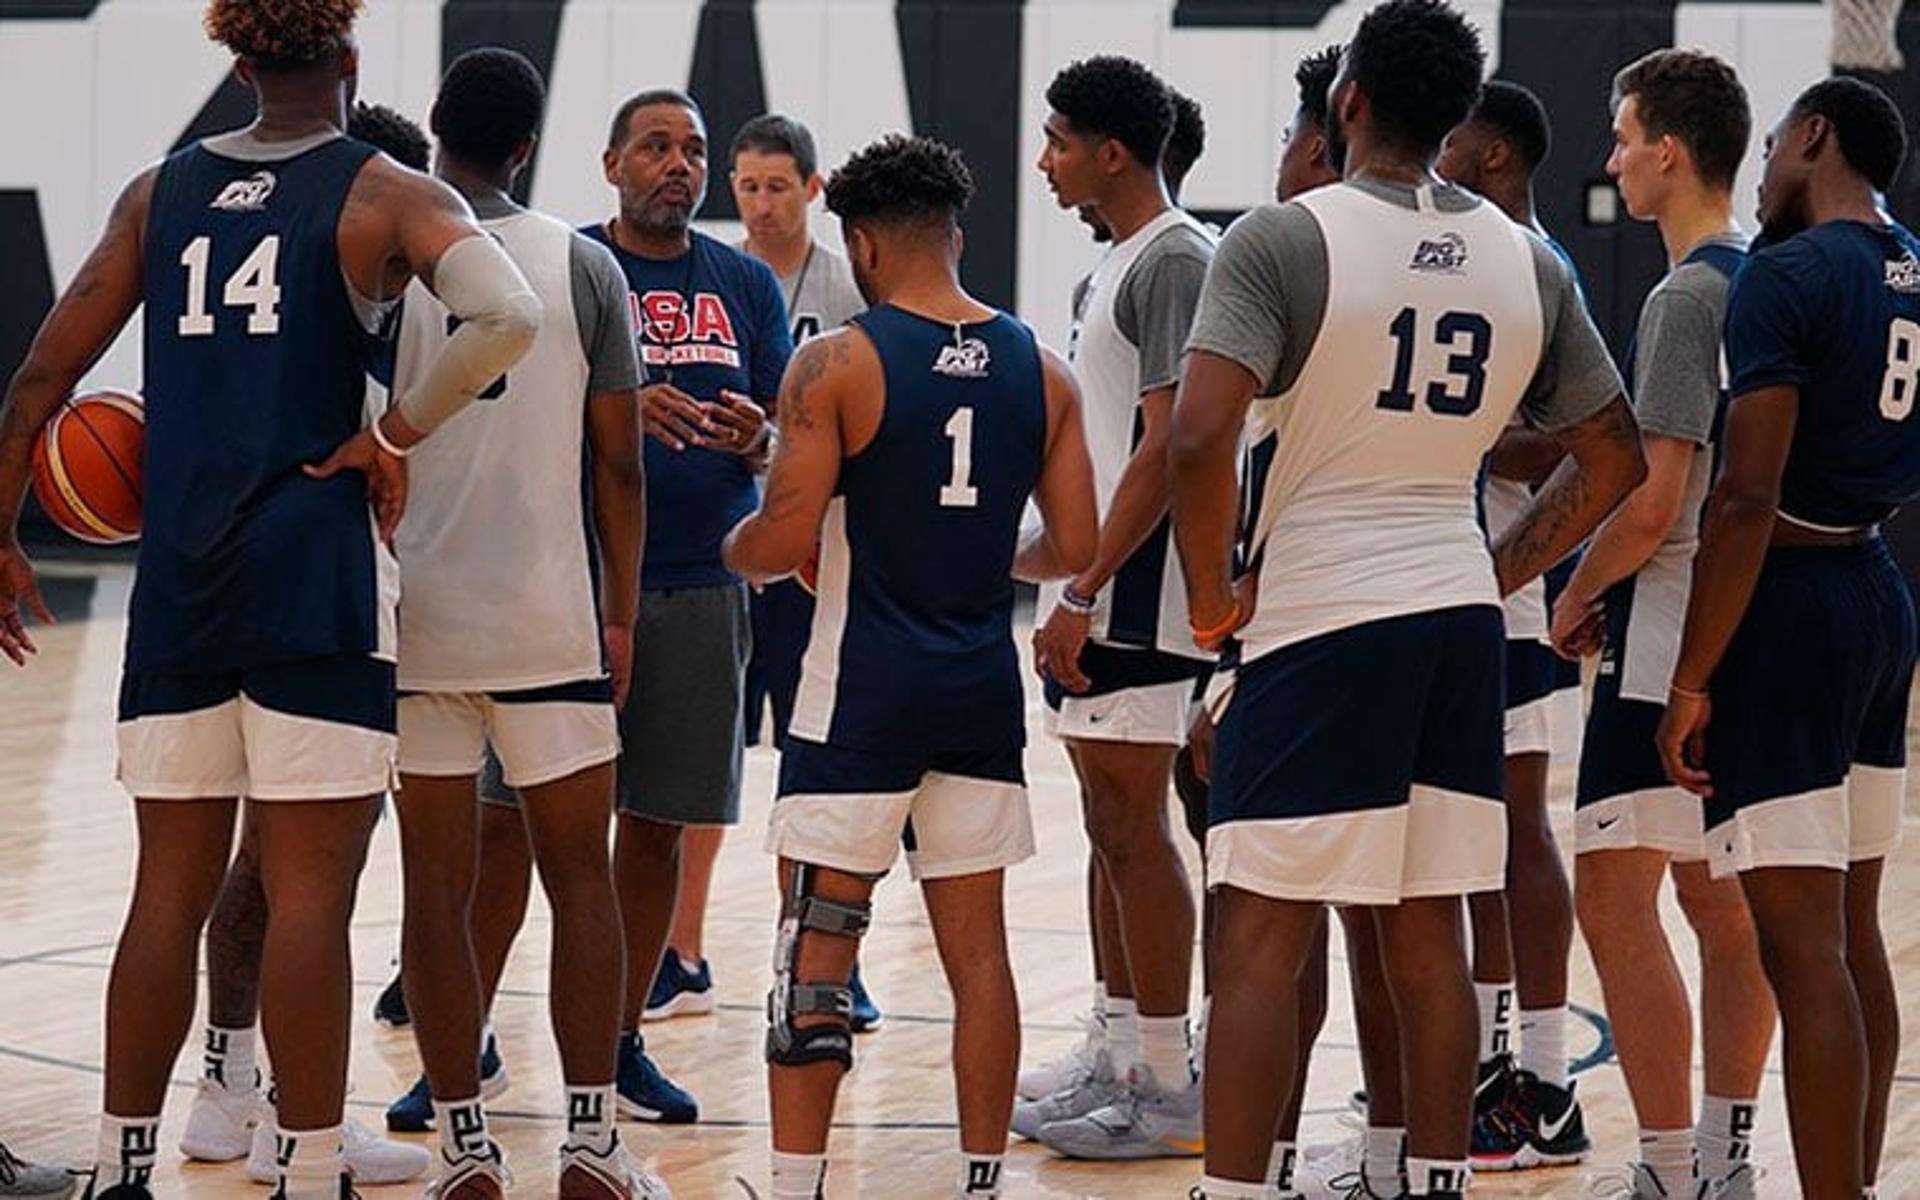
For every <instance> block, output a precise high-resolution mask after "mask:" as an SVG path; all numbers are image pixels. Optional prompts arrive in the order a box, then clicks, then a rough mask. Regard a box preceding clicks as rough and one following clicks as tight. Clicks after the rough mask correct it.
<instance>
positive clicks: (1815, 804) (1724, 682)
mask: <svg viewBox="0 0 1920 1200" xmlns="http://www.w3.org/2000/svg"><path fill="white" fill-rule="evenodd" d="M1914 652H1915V632H1914V611H1913V601H1912V598H1911V597H1910V596H1909V595H1908V593H1907V586H1906V581H1905V580H1904V579H1902V578H1901V575H1900V570H1899V568H1898V567H1896V566H1895V565H1894V561H1893V556H1892V554H1890V553H1889V552H1888V550H1887V547H1886V543H1884V542H1883V541H1881V540H1880V539H1878V538H1874V539H1872V540H1870V541H1867V542H1864V543H1861V544H1859V545H1855V546H1834V547H1829V546H1819V547H1791V548H1778V549H1774V550H1771V551H1769V552H1768V554H1767V559H1766V563H1765V565H1764V566H1763V567H1762V568H1761V571H1760V578H1759V581H1758V583H1757V584H1756V585H1755V587H1754V592H1753V601H1752V603H1750V604H1749V605H1748V606H1747V613H1746V616H1745V618H1744V619H1742V621H1741V622H1740V628H1739V629H1738V630H1737V631H1736V632H1735V633H1734V636H1733V641H1732V643H1731V644H1730V645H1729V646H1728V647H1727V653H1726V657H1725V658H1724V659H1722V660H1721V663H1720V668H1719V670H1718V671H1716V672H1715V673H1714V676H1713V685H1712V691H1713V719H1712V723H1711V724H1710V725H1709V726H1708V727H1707V733H1706V768H1707V772H1708V774H1709V775H1711V776H1712V780H1713V795H1712V796H1710V797H1708V798H1707V801H1706V825H1707V854H1708V860H1709V862H1710V863H1711V864H1712V868H1713V872H1714V874H1715V875H1727V874H1732V873H1734V872H1738V871H1751V870H1757V869H1760V868H1765V867H1829V868H1832V869H1835V870H1845V869H1846V867H1847V865H1848V864H1849V863H1853V862H1863V861H1867V860H1871V859H1877V858H1884V857H1886V856H1887V855H1888V854H1889V853H1891V852H1892V850H1893V848H1894V847H1895V846H1897V845H1898V844H1899V841H1900V810H1901V804H1902V800H1903V798H1904V795H1905V792H1906V767H1907V749H1906V729H1907V695H1908V691H1909V689H1910V688H1911V686H1912V682H1913V667H1914Z"/></svg>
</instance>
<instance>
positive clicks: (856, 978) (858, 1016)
mask: <svg viewBox="0 0 1920 1200" xmlns="http://www.w3.org/2000/svg"><path fill="white" fill-rule="evenodd" d="M847 987H849V988H851V989H852V991H853V1012H852V1013H851V1014H850V1015H849V1016H848V1019H847V1023H848V1024H849V1025H851V1026H852V1027H853V1031H854V1032H855V1033H870V1032H872V1031H873V1030H875V1029H878V1028H880V1021H881V1014H880V1006H879V1005H877V1004H875V1003H874V1002H873V997H872V996H869V995H867V985H866V984H864V983H862V982H860V964H859V963H854V964H853V977H852V978H850V979H848V980H847Z"/></svg>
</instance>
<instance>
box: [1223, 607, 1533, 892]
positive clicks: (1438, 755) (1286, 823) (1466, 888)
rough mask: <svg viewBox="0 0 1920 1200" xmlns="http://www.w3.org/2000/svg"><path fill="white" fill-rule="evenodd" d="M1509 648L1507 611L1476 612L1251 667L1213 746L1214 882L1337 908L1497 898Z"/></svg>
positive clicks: (1369, 632)
mask: <svg viewBox="0 0 1920 1200" xmlns="http://www.w3.org/2000/svg"><path fill="white" fill-rule="evenodd" d="M1505 652H1506V632H1505V626H1504V624H1503V622H1502V620H1501V615H1500V609H1499V608H1498V607H1495V606H1492V605H1470V606H1466V607H1461V608H1449V609H1441V610H1437V611H1434V612H1425V613H1414V614H1411V615H1409V616H1404V617H1393V618H1390V619H1387V620H1382V621H1371V622H1368V623H1367V624H1364V625H1356V626H1353V627H1351V628H1347V629H1341V630H1336V631H1335V632H1333V633H1328V634H1322V635H1321V636H1319V637H1315V638H1311V639H1309V640H1307V641H1303V642H1297V643H1294V644H1292V645H1288V646H1283V647H1281V648H1280V649H1278V650H1274V651H1271V652H1269V653H1267V654H1264V655H1262V656H1261V657H1259V658H1258V659H1255V660H1253V661H1252V662H1250V663H1248V664H1246V665H1245V666H1243V667H1242V668H1241V669H1240V672H1239V678H1238V680H1237V681H1236V683H1235V686H1234V690H1233V697H1232V700H1231V702H1230V703H1229V704H1228V706H1227V710H1226V713H1225V716H1224V718H1223V719H1222V721H1221V724H1220V730H1219V734H1218V736H1217V738H1216V741H1215V745H1214V758H1213V781H1212V782H1213V787H1212V793H1211V797H1210V803H1209V813H1208V816H1209V829H1208V833H1207V876H1208V882H1209V883H1210V884H1211V885H1213V886H1219V885H1222V884H1225V885H1228V886H1232V887H1237V888H1242V889H1244V890H1246V891H1250V892H1255V893H1257V894H1260V895H1263V896H1269V897H1273V898H1276V899H1282V900H1300V901H1324V902H1330V903H1339V904H1395V903H1398V902H1399V901H1401V900H1409V899H1416V898H1421V897H1429V896H1456V895H1466V894H1469V893H1473V892H1485V891H1497V890H1499V889H1500V888H1501V887H1502V886H1503V885H1504V883H1505V876H1506V862H1507V818H1506V806H1505V804H1504V802H1503V801H1502V795H1503V792H1504V789H1505V782H1506V780H1505V772H1506V762H1505V760H1506V754H1505V747H1504V736H1503V735H1504V728H1503V726H1504V720H1503V712H1504V709H1505V703H1504V692H1505V682H1506V679H1505V677H1506V666H1505V661H1504V660H1505Z"/></svg>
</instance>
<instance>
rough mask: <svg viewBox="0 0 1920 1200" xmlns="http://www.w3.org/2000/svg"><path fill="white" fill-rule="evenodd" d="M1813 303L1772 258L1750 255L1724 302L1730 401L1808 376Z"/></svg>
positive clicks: (1815, 304)
mask: <svg viewBox="0 0 1920 1200" xmlns="http://www.w3.org/2000/svg"><path fill="white" fill-rule="evenodd" d="M1818 304H1819V301H1818V299H1817V298H1816V297H1811V296H1809V295H1808V291H1807V289H1806V288H1804V287H1802V286H1800V285H1799V283H1798V281H1796V280H1795V279H1794V278H1793V276H1792V274H1791V273H1790V272H1789V271H1787V270H1786V269H1785V268H1784V267H1783V266H1782V265H1781V263H1779V262H1778V261H1777V260H1776V258H1775V256H1773V255H1755V256H1754V257H1753V258H1750V259H1748V260H1747V265H1746V267H1745V269H1744V270H1742V271H1741V272H1740V274H1739V276H1738V277H1737V278H1736V279H1735V280H1734V281H1733V294H1732V295H1731V296H1729V297H1728V299H1727V366H1728V369H1729V370H1730V371H1731V372H1732V376H1733V383H1732V387H1731V389H1730V390H1731V392H1732V394H1733V395H1735V396H1740V395H1745V394H1746V393H1748V392H1753V391H1758V390H1759V389H1761V388H1763V387H1772V386H1774V385H1776V384H1783V383H1788V384H1794V385H1796V386H1799V385H1804V384H1805V383H1806V382H1807V379H1808V377H1809V376H1810V374H1811V373H1812V368H1811V364H1810V362H1809V355H1808V351H1809V348H1810V342H1811V339H1810V338H1809V337H1808V334H1809V332H1810V331H1812V330H1813V329H1815V328H1817V322H1815V321H1813V320H1811V319H1810V318H1811V316H1812V314H1813V312H1815V311H1817V308H1818Z"/></svg>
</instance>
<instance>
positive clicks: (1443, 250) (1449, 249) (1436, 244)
mask: <svg viewBox="0 0 1920 1200" xmlns="http://www.w3.org/2000/svg"><path fill="white" fill-rule="evenodd" d="M1407 266H1408V269H1409V270H1413V271H1426V272H1429V273H1431V274H1435V275H1459V274H1462V273H1463V272H1465V271H1466V269H1467V239H1465V238H1463V237H1461V236H1460V235H1459V234H1457V233H1443V234H1441V235H1440V236H1439V237H1437V238H1435V239H1433V240H1432V241H1423V242H1421V243H1420V245H1419V246H1418V247H1417V248H1416V249H1415V250H1414V252H1413V261H1412V262H1411V263H1409V264H1407Z"/></svg>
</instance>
